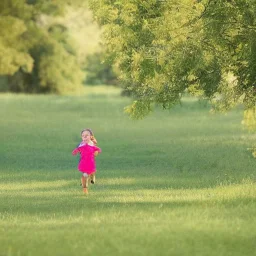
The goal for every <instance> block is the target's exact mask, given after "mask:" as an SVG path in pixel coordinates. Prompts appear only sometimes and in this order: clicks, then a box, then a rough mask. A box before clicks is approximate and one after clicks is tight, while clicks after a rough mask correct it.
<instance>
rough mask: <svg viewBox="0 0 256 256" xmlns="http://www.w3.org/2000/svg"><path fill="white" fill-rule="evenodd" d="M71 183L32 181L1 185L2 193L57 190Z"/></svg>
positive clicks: (64, 181)
mask: <svg viewBox="0 0 256 256" xmlns="http://www.w3.org/2000/svg"><path fill="white" fill-rule="evenodd" d="M69 183H70V181H66V180H56V181H47V182H46V181H42V182H40V181H36V182H35V181H31V182H17V181H16V182H5V183H0V187H1V189H0V191H6V190H7V191H10V190H20V191H22V190H35V189H42V188H57V187H62V186H64V185H67V184H69Z"/></svg>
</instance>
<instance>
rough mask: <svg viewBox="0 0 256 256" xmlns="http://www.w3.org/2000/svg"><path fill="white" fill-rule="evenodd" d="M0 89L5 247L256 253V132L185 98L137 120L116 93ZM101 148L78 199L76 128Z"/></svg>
mask: <svg viewBox="0 0 256 256" xmlns="http://www.w3.org/2000/svg"><path fill="white" fill-rule="evenodd" d="M98 93H99V92H98V91H94V92H93V94H90V95H89V94H87V95H86V96H81V97H78V96H62V97H61V96H43V95H42V96H26V95H12V94H2V95H0V118H1V123H0V141H1V144H0V163H1V166H0V189H1V191H0V192H1V195H0V211H1V215H0V255H1V256H14V255H15V256H29V255H31V256H34V255H36V256H41V255H42V256H45V255H53V256H72V255H88V256H89V255H93V256H95V255H103V256H105V255H111V256H112V255H129V256H131V255H132V256H133V255H147V256H148V255H152V256H153V255H154V256H155V255H168V256H172V255H174V256H176V255H177V256H183V255H187V256H193V255H195V256H201V255H205V256H212V255H214V256H215V255H216V256H229V255H230V256H236V255H239V256H247V255H248V256H252V255H256V186H255V184H256V175H255V172H256V159H254V158H253V157H252V156H251V155H250V153H249V152H248V151H247V148H248V147H250V146H252V144H254V143H255V136H254V135H253V134H248V133H247V132H246V131H243V130H242V127H241V118H242V112H241V111H240V110H235V111H233V112H231V113H229V114H228V115H226V116H224V115H210V114H209V107H207V106H205V105H204V104H200V103H198V102H197V101H195V100H193V99H189V98H187V99H185V100H184V101H183V104H182V107H180V106H177V107H176V108H175V109H173V110H171V111H166V112H162V111H161V110H158V111H156V113H154V114H153V115H151V116H150V117H147V118H146V119H144V120H143V121H131V120H130V119H129V118H128V117H127V116H125V115H124V114H123V107H124V106H126V105H127V104H128V103H129V99H127V98H121V97H119V95H118V93H116V92H115V91H114V90H113V91H112V90H111V91H110V92H109V93H108V94H107V95H100V94H98ZM85 127H90V128H92V129H93V130H94V132H95V134H96V138H97V139H98V142H99V146H100V147H101V148H102V154H101V155H100V156H98V157H97V165H98V174H97V180H96V181H97V182H96V184H95V185H94V186H93V185H91V186H90V193H89V195H88V196H86V195H83V193H82V189H81V186H80V174H79V172H78V171H77V169H76V168H77V161H78V158H77V157H74V156H72V155H71V151H72V150H73V148H74V147H75V146H76V145H77V143H78V142H79V141H80V131H81V130H82V129H83V128H85Z"/></svg>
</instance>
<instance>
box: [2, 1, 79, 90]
mask: <svg viewBox="0 0 256 256" xmlns="http://www.w3.org/2000/svg"><path fill="white" fill-rule="evenodd" d="M81 2H82V1H81V0H76V1H68V0H55V1H44V0H2V1H1V2H0V27H1V30H0V75H5V76H8V81H9V82H8V84H9V89H10V90H12V91H25V92H54V93H66V92H70V91H74V90H75V89H76V88H78V87H79V86H81V84H82V80H83V73H82V71H81V69H80V66H79V64H78V63H77V58H76V51H75V50H74V49H73V48H72V43H71V42H70V38H69V37H68V34H67V33H65V27H63V26H60V25H58V24H55V25H53V26H52V27H50V28H47V29H46V28H45V27H43V26H41V25H40V17H41V16H42V15H43V14H45V15H60V14H63V13H64V10H65V7H66V6H67V5H69V4H72V5H79V4H80V3H81Z"/></svg>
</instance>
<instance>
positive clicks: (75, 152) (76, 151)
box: [72, 148, 79, 156]
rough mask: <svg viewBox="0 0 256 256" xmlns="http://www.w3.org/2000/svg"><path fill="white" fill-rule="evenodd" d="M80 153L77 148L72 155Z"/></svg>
mask: <svg viewBox="0 0 256 256" xmlns="http://www.w3.org/2000/svg"><path fill="white" fill-rule="evenodd" d="M78 152H79V149H78V148H75V149H74V150H73V151H72V155H73V156H74V155H76V154H77V153H78Z"/></svg>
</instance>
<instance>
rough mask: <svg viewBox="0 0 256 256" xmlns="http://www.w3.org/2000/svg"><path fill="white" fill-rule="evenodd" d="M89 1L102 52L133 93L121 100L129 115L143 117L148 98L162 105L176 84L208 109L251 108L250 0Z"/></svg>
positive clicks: (255, 27) (171, 100) (174, 98)
mask: <svg viewBox="0 0 256 256" xmlns="http://www.w3.org/2000/svg"><path fill="white" fill-rule="evenodd" d="M90 4H91V5H90V6H91V9H92V10H93V12H94V16H95V18H96V20H97V21H98V22H99V23H100V24H101V25H102V26H103V27H104V42H105V43H106V46H107V49H108V52H109V58H110V59H112V60H113V61H114V63H115V65H116V66H117V67H118V69H119V70H120V78H121V80H122V81H123V84H125V87H126V88H125V89H126V90H127V91H130V93H131V94H132V95H133V97H134V99H135V100H134V103H133V104H132V105H131V106H129V107H127V111H128V112H129V113H130V115H131V116H132V117H134V118H142V117H144V116H145V115H146V114H148V113H150V112H151V111H152V109H153V108H154V105H155V104H160V105H162V106H163V108H170V107H172V106H173V105H174V104H176V103H177V102H178V101H179V100H180V97H181V95H182V94H183V93H184V91H188V92H190V93H193V94H195V95H200V96H202V97H206V98H208V99H210V100H211V101H212V102H213V104H214V109H216V110H227V109H230V108H231V107H234V106H235V105H236V104H238V103H243V104H244V106H245V109H252V108H255V99H256V96H255V92H256V91H255V81H256V80H255V78H256V68H255V67H256V66H255V65H256V37H255V33H256V24H255V18H256V17H255V15H256V13H255V9H256V2H255V1H254V0H229V1H222V0H197V1H196V0H193V1H192V0H148V1H135V0H118V1H116V0H90ZM250 113H251V112H250ZM254 113H255V112H254ZM245 115H246V114H245ZM250 115H251V114H250ZM254 117H255V114H254Z"/></svg>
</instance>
